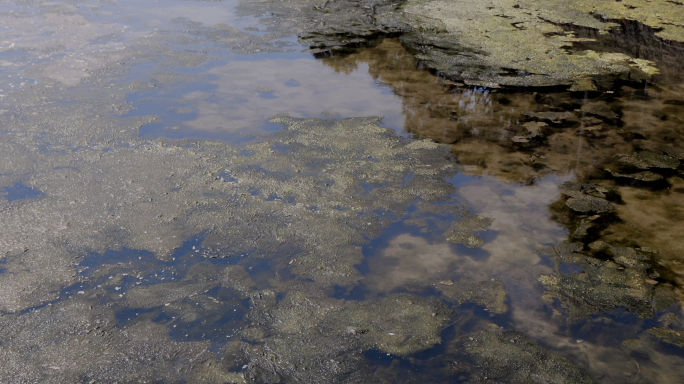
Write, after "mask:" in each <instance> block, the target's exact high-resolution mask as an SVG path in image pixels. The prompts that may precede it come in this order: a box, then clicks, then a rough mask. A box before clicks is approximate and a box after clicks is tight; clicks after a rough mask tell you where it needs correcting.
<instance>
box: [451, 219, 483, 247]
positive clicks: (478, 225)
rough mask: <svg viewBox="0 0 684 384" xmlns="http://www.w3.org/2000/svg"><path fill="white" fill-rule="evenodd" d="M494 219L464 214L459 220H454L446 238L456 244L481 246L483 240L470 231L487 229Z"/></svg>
mask: <svg viewBox="0 0 684 384" xmlns="http://www.w3.org/2000/svg"><path fill="white" fill-rule="evenodd" d="M493 221H494V220H493V219H491V218H488V217H482V216H477V215H473V214H467V213H466V214H464V217H463V219H462V220H461V221H458V222H456V223H455V224H454V225H453V227H452V228H451V230H450V232H451V234H450V235H449V236H448V238H447V240H449V241H450V242H452V243H456V244H463V245H465V246H466V247H468V248H477V247H481V246H483V245H484V244H485V243H484V240H482V239H481V238H479V237H478V236H477V235H475V234H474V233H472V232H481V231H485V230H487V228H489V226H490V225H492V222H493Z"/></svg>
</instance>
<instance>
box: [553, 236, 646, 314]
mask: <svg viewBox="0 0 684 384" xmlns="http://www.w3.org/2000/svg"><path fill="white" fill-rule="evenodd" d="M592 247H593V248H594V251H598V252H604V253H606V254H607V255H609V257H610V258H611V260H601V259H598V258H595V257H592V256H589V255H587V254H585V253H580V252H579V251H581V250H582V246H581V244H577V243H574V244H562V245H560V246H557V247H552V248H548V249H545V250H544V251H545V252H547V253H551V254H554V255H555V258H556V260H557V262H558V263H568V264H574V265H576V266H578V267H580V268H581V269H582V272H578V273H561V272H560V270H559V271H558V274H557V275H542V276H540V277H539V281H540V282H541V283H542V285H544V287H545V288H546V290H547V293H546V295H545V298H547V299H552V298H557V299H559V300H560V301H561V303H562V305H563V307H565V308H566V309H567V311H568V316H569V319H570V320H571V321H577V320H580V319H586V318H588V317H590V316H592V315H595V314H598V313H603V312H607V311H610V310H613V309H616V308H624V309H625V310H627V311H629V312H632V313H635V314H637V315H639V316H642V317H651V316H653V314H654V313H655V309H654V304H653V299H654V289H653V285H652V284H650V283H649V282H648V280H649V279H652V278H653V277H654V276H657V275H654V274H653V272H652V271H651V267H652V266H651V263H650V259H649V258H648V257H647V256H645V255H643V254H642V253H641V252H639V251H637V250H634V249H632V248H625V247H613V246H610V245H608V244H605V243H595V244H592Z"/></svg>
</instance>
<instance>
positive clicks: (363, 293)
mask: <svg viewBox="0 0 684 384" xmlns="http://www.w3.org/2000/svg"><path fill="white" fill-rule="evenodd" d="M372 293H373V292H372V290H370V289H369V288H368V287H367V286H366V285H365V284H363V282H361V283H358V284H356V285H354V286H353V287H352V288H351V289H350V288H349V287H342V286H339V285H336V286H334V287H333V290H332V292H331V293H330V297H332V298H334V299H338V300H354V301H364V300H368V298H369V297H370V295H372Z"/></svg>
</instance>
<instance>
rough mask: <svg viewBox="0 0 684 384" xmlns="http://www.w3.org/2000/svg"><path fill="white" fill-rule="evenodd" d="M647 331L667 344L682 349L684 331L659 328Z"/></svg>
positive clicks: (683, 345)
mask: <svg viewBox="0 0 684 384" xmlns="http://www.w3.org/2000/svg"><path fill="white" fill-rule="evenodd" d="M649 331H650V332H651V333H652V334H654V335H655V336H656V337H658V338H659V339H661V340H662V341H664V342H666V343H668V344H673V345H676V346H678V347H684V331H678V330H674V329H670V328H659V327H656V328H651V329H650V330H649Z"/></svg>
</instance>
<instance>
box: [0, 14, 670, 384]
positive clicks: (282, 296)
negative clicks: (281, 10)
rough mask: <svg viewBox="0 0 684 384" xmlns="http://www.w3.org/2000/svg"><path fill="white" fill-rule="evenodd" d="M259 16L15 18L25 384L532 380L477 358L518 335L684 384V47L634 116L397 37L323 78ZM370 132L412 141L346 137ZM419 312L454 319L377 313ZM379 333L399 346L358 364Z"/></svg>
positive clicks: (7, 96)
mask: <svg viewBox="0 0 684 384" xmlns="http://www.w3.org/2000/svg"><path fill="white" fill-rule="evenodd" d="M237 5H238V3H237V2H231V1H229V2H189V1H165V2H156V1H155V2H151V1H148V2H143V3H142V4H140V3H134V2H127V1H113V2H90V1H78V2H76V1H74V2H49V3H48V2H45V3H43V2H25V3H17V2H1V3H0V19H1V20H2V24H0V139H1V140H2V141H1V142H0V145H2V147H0V159H1V160H2V161H1V162H0V163H2V164H1V165H0V187H1V188H3V191H4V198H3V199H2V200H3V201H2V205H1V206H0V215H2V223H3V224H2V225H3V232H5V234H4V235H2V237H1V238H0V244H1V245H2V246H3V248H4V249H5V250H3V254H2V259H0V311H2V314H3V316H2V321H1V322H0V328H1V329H3V332H0V333H3V334H5V335H7V336H2V337H0V349H2V352H1V353H2V356H3V359H4V360H5V361H6V362H7V363H6V364H5V367H4V368H3V369H2V370H0V377H3V382H22V380H27V381H38V382H71V381H73V380H75V379H78V380H82V381H83V382H90V381H88V380H91V379H92V380H93V381H92V382H108V381H107V380H112V377H117V380H119V379H121V380H122V381H123V382H143V380H155V381H158V382H184V381H185V382H207V383H211V382H216V383H218V382H245V381H244V380H246V379H250V378H254V379H256V381H257V382H271V383H277V382H295V381H299V382H307V381H308V382H313V381H311V380H314V381H316V379H317V378H318V379H317V380H319V382H322V381H320V380H323V381H325V380H326V379H329V378H330V377H331V376H325V375H329V374H331V373H330V372H338V371H335V370H334V369H332V368H326V369H323V368H320V366H325V364H324V363H321V361H324V360H326V359H330V361H336V359H337V361H338V363H339V361H345V363H344V364H347V363H349V361H352V360H353V361H356V360H354V359H360V360H359V361H362V363H359V365H353V366H354V367H357V368H355V369H356V370H355V371H354V372H355V373H357V374H360V375H361V374H363V375H374V376H367V377H372V378H373V379H368V378H367V377H366V379H365V381H366V382H381V380H385V382H400V381H406V382H426V381H430V382H452V381H457V382H506V373H505V372H507V371H506V369H509V368H510V369H514V368H511V367H515V366H516V365H515V364H516V363H515V362H508V363H506V361H504V362H503V363H501V362H500V361H499V362H496V361H497V360H496V359H494V360H489V361H490V363H491V361H495V362H496V363H491V364H493V365H496V364H500V365H499V366H497V367H499V368H497V369H499V372H500V374H501V375H503V376H502V377H498V378H493V379H492V378H491V377H489V378H487V377H486V374H487V373H486V372H490V371H486V370H483V371H478V370H477V369H475V368H473V367H471V366H470V365H468V364H472V365H473V366H476V365H478V364H480V363H477V362H473V361H469V360H468V358H466V357H463V356H464V355H459V353H461V351H460V350H459V346H461V345H462V344H459V343H462V341H463V340H466V343H467V340H468V339H470V340H471V341H472V340H473V339H474V338H476V339H477V338H478V337H481V336H480V335H481V334H480V333H478V332H480V331H492V332H494V330H496V332H500V331H501V330H506V331H516V332H520V333H521V334H523V335H525V337H527V338H528V339H529V340H531V341H532V342H534V343H537V344H539V345H540V346H541V347H542V348H543V350H545V351H550V352H553V353H555V354H557V355H559V356H562V357H564V358H567V359H568V360H569V361H570V362H571V363H572V364H574V365H577V366H579V367H580V368H581V369H583V370H585V371H586V372H588V374H589V375H590V376H591V377H593V378H594V379H595V380H596V381H598V382H605V383H626V382H629V383H679V382H682V381H684V369H683V368H682V367H683V365H682V362H683V361H684V350H683V349H682V347H683V346H684V337H682V334H681V333H682V332H684V328H682V321H683V320H684V319H683V315H684V314H683V313H682V306H681V303H682V291H681V286H682V284H683V283H684V280H683V279H684V267H683V266H682V265H683V264H682V262H683V260H682V255H683V252H684V241H682V237H681V234H682V233H683V231H684V175H683V174H682V169H683V168H682V164H681V162H682V160H684V82H683V81H682V73H681V71H680V70H679V69H678V68H676V66H674V67H673V65H672V63H676V62H678V60H677V55H678V51H676V50H674V51H669V52H665V53H663V52H661V51H656V52H655V53H650V52H645V53H644V54H645V55H646V56H645V58H647V59H649V60H653V61H655V62H656V64H658V65H660V66H662V67H663V68H666V69H663V70H662V71H661V72H662V74H661V75H659V76H656V77H654V78H653V79H652V81H640V82H639V81H633V82H626V81H617V82H615V83H614V85H613V86H612V88H611V90H610V91H608V92H564V91H557V90H548V89H538V90H520V89H517V90H507V89H492V88H483V87H474V86H468V85H466V84H464V83H460V82H458V81H452V80H449V79H445V78H443V77H441V76H438V75H436V74H434V73H431V72H430V71H427V70H425V69H422V66H421V63H420V62H418V61H417V60H416V59H415V58H414V56H413V55H412V54H411V53H410V52H408V51H407V50H406V49H405V48H404V47H403V46H402V45H401V43H400V42H399V40H398V39H395V38H390V37H387V38H379V39H378V40H377V41H376V45H375V46H373V47H368V48H358V49H355V50H353V51H352V52H350V53H346V54H344V55H341V54H340V55H327V57H324V58H319V59H317V58H315V57H314V56H313V55H311V54H310V53H309V52H307V50H306V47H304V46H302V45H300V44H299V43H298V42H297V39H296V38H295V37H293V36H288V35H282V34H280V35H279V34H277V33H274V32H273V31H271V30H269V29H268V28H267V25H264V24H263V22H264V20H260V19H259V18H254V17H250V16H241V15H239V14H238V13H237V12H236V10H235V7H236V6H237ZM595 44H596V46H594V49H596V47H600V44H607V43H606V42H604V41H603V40H601V39H600V38H599V40H598V42H596V43H595ZM679 62H681V61H679ZM283 116H289V117H292V118H321V119H322V120H311V121H313V123H311V124H313V128H301V132H303V133H301V132H300V131H298V130H293V129H292V128H283V125H281V124H280V123H279V122H278V121H276V122H273V121H271V118H273V117H281V120H280V122H283V121H284V122H285V125H286V126H287V125H288V124H291V123H289V121H290V120H288V119H284V120H283V119H282V117H283ZM364 116H383V119H382V122H381V123H379V124H378V125H379V127H385V128H389V129H390V132H392V134H390V133H387V132H384V131H381V128H379V127H376V126H375V125H373V124H375V123H358V122H357V123H354V124H357V125H354V126H353V127H352V128H348V127H347V125H348V124H347V123H346V121H347V120H335V119H338V118H339V119H344V118H351V117H364ZM306 121H308V120H306ZM338 121H342V123H339V124H338V123H336V122H338ZM335 124H337V125H335ZM358 124H360V125H361V126H362V128H359V126H358ZM369 127H370V128H369ZM297 129H300V128H297ZM345 129H349V132H350V133H348V134H347V133H346V131H345ZM383 132H384V133H383ZM366 134H367V135H368V137H367V138H366V137H364V136H363V135H366ZM278 135H283V136H278ZM393 135H396V136H399V137H403V138H410V139H411V140H413V139H416V140H417V139H429V140H430V141H431V142H435V143H439V144H441V146H437V145H433V144H429V143H427V142H425V141H410V142H411V143H413V144H407V143H408V142H409V141H406V142H405V141H401V140H402V139H398V138H396V137H394V136H393ZM416 143H418V144H416ZM410 145H418V146H423V145H424V146H425V148H427V149H425V151H427V152H425V153H427V154H423V152H420V153H414V152H402V151H403V149H402V148H404V147H403V146H406V147H408V146H410ZM319 146H320V148H319ZM433 146H434V148H433ZM397 148H399V149H397ZM411 148H413V147H411ZM421 148H422V147H421ZM400 149H401V150H400ZM395 150H396V151H397V152H396V153H395V152H392V151H395ZM429 151H432V152H429ZM439 151H442V152H439ZM388 153H389V154H388ZM442 180H446V182H442ZM426 183H429V184H426ZM452 186H453V187H455V189H453V188H452ZM407 191H410V192H407ZM587 205H588V206H589V208H586V207H587ZM606 205H607V206H609V207H610V208H609V209H607V208H606V209H604V208H605V207H606ZM459 236H460V237H459ZM567 243H572V244H575V245H574V246H573V245H570V246H568V245H567ZM552 247H555V248H552ZM563 247H566V248H567V249H570V250H567V249H566V248H563ZM568 247H569V248H568ZM402 294H410V295H413V296H410V297H415V298H414V299H411V300H410V304H411V305H413V304H414V302H415V303H422V301H420V300H422V299H418V298H426V297H427V298H434V299H435V300H437V302H439V303H441V304H440V305H445V306H446V307H447V308H448V311H449V312H448V314H446V313H445V312H444V311H441V310H435V311H436V312H434V313H432V312H431V311H432V309H430V311H428V310H427V309H425V310H423V309H424V308H422V307H421V310H423V312H425V313H423V312H421V311H418V310H416V311H417V312H416V313H415V314H413V312H411V313H412V315H411V316H412V317H410V316H409V317H410V318H411V319H412V320H410V321H409V320H406V319H405V318H404V317H401V316H404V315H405V314H404V312H402V311H403V309H402V308H404V307H401V308H399V309H395V310H394V312H392V311H393V310H391V309H386V308H385V307H384V305H385V304H374V303H380V302H382V303H384V301H382V300H390V301H391V300H394V298H399V299H397V301H398V302H400V301H401V300H404V299H401V298H402V297H406V296H401V295H402ZM289 300H291V302H290V301H289ZM374 300H376V301H374ZM430 300H432V299H430ZM293 303H294V304H293ZM358 303H361V304H358ZM363 303H370V304H369V306H370V308H366V307H363V306H364V305H366V304H363ZM402 305H404V304H402ZM420 305H423V304H420ZM425 305H426V306H427V307H429V305H427V304H425ZM430 305H432V304H430ZM435 305H436V304H435ZM377 307H382V308H383V309H382V312H377V313H376V312H373V310H377V309H374V308H377ZM85 308H88V310H89V311H91V312H87V311H85ZM312 308H313V309H312ZM392 308H393V307H392ZM430 308H436V307H430ZM440 308H441V307H440ZM338 310H339V311H340V312H339V313H338V312H335V311H338ZM307 311H308V312H307ZM358 311H360V313H362V314H363V316H368V317H369V318H370V319H371V320H364V321H366V322H370V323H373V324H376V323H378V324H380V323H381V325H378V327H379V328H381V329H382V331H383V332H384V334H383V335H384V336H377V340H376V339H374V340H375V341H373V342H368V344H363V343H367V342H365V341H364V342H363V343H361V342H359V343H361V344H354V343H351V344H344V343H345V342H346V341H344V342H343V341H340V340H347V339H348V338H349V337H350V336H349V335H350V334H351V335H357V333H359V334H365V333H364V332H366V331H365V330H362V329H361V328H359V327H362V326H361V325H358V324H361V323H363V321H361V320H358V318H357V317H359V318H360V317H363V316H362V315H360V314H357V312H358ZM364 311H366V312H364ZM378 311H379V310H378ZM438 312H439V316H437V314H438ZM86 313H94V314H93V315H86ZM328 313H333V314H335V315H334V316H332V317H331V318H328V317H326V316H328V315H327V314H328ZM347 313H352V314H353V315H348V316H351V317H353V318H349V319H348V318H345V316H347V315H346V314H347ZM366 313H369V315H366ZM426 314H431V316H432V317H434V318H436V319H439V320H440V321H441V317H440V316H445V318H444V323H443V324H442V323H439V324H437V323H435V324H437V325H435V326H434V327H433V328H431V329H432V331H430V330H427V331H424V330H423V329H422V328H421V327H422V324H428V323H430V322H429V321H427V320H425V319H424V318H423V317H421V316H423V315H426ZM395 315H396V318H395V317H394V316H395ZM88 316H90V317H88ZM354 316H357V317H354ZM406 316H408V315H406ZM427 317H428V318H431V317H430V316H427ZM311 319H317V321H318V320H320V321H319V322H318V323H315V322H314V323H311V324H314V325H309V322H310V321H313V320H311ZM387 319H389V320H387ZM416 319H420V320H416ZM390 320H391V321H390ZM345 321H346V322H347V323H345ZM383 321H386V323H383ZM404 321H405V322H406V324H407V325H406V324H404V323H402V322H404ZM433 321H437V320H433ZM393 322H395V323H396V324H393ZM352 323H353V324H356V325H354V327H356V328H353V329H352V325H349V324H352ZM357 323H358V324H357ZM93 324H103V325H101V326H102V327H104V329H106V331H102V332H103V335H104V334H109V335H110V336H108V337H109V339H107V340H105V341H102V340H99V339H98V340H97V341H93V340H92V339H90V338H92V337H93V336H92V335H94V334H95V333H91V332H92V331H93V330H94V329H97V328H94V325H93ZM265 324H266V325H267V326H265ZM395 325H396V329H395V328H392V327H393V326H395ZM402 327H403V328H402ZM426 327H427V326H426ZM435 327H436V328H435ZM357 328H358V329H357ZM340 329H343V330H345V331H344V332H342V331H339V330H340ZM434 329H436V330H437V332H436V334H437V337H438V338H440V337H441V339H440V340H439V342H432V341H425V340H432V339H430V337H428V336H426V335H432V333H435V332H434ZM338 331H339V332H341V333H339V332H338ZM388 331H389V332H388ZM335 332H338V333H335ZM402 332H405V333H406V334H412V333H415V334H416V335H420V337H418V336H416V338H422V339H421V340H422V341H421V342H422V343H423V344H421V348H416V347H415V346H414V344H412V342H413V341H412V340H413V339H411V337H410V336H406V340H407V341H406V342H405V343H404V344H402V343H398V344H393V342H392V341H387V340H386V338H387V334H389V335H390V336H396V335H399V336H401V337H404V336H403V334H402ZM422 332H425V333H422ZM431 332H432V333H431ZM98 334H99V333H98ZM321 334H325V335H321ZM371 334H372V335H373V336H372V337H376V336H375V335H374V334H373V332H372V331H371ZM87 335H91V336H87ZM317 335H318V336H317ZM506 335H508V334H506ZM516 335H517V334H516ZM399 336H398V337H399ZM103 337H104V336H103ZM506 337H508V336H506ZM516 337H519V336H511V340H510V343H511V344H508V340H506V341H505V342H504V343H506V344H505V345H507V346H510V345H513V344H515V343H514V340H513V339H514V338H516ZM520 337H522V336H520ZM300 339H301V340H304V341H303V342H301V343H302V345H304V347H302V348H301V349H298V348H300V346H299V345H300V344H298V343H300V341H299V340H300ZM389 339H390V340H391V339H392V338H391V337H390V338H389ZM282 340H290V341H289V342H287V341H286V342H282ZM320 340H323V341H320ZM516 340H517V339H516ZM526 340H527V339H526ZM288 343H289V344H288ZM316 343H321V344H320V350H319V349H317V346H316ZM283 344H287V347H283V346H282V345H283ZM80 345H91V347H83V348H86V349H85V351H86V352H83V353H81V352H80V351H81V349H80V347H79V346H80ZM340 345H343V346H340ZM387 345H390V346H389V347H388V346H387ZM87 348H93V349H92V350H90V349H87ZM259 348H263V350H260V349H259ZM288 348H291V349H288ZM335 348H339V349H335ZM383 348H384V349H383ZM402 348H405V349H402ZM511 348H513V347H511ZM326 349H328V350H332V351H334V353H337V355H334V356H333V357H330V356H329V355H327V354H326V353H330V352H329V351H328V350H326ZM32 351H38V352H32ZM64 351H66V352H64ZM93 351H95V352H93ZM255 351H262V352H255ZM263 351H265V352H263ZM285 351H287V352H285ZM337 351H341V352H339V353H338V352H337ZM406 351H408V352H406ZM386 352H387V353H386ZM268 353H271V354H273V355H277V356H278V357H277V358H271V357H262V356H269V355H268ZM511 353H512V354H513V355H515V354H516V353H521V352H515V351H514V352H511ZM89 354H96V356H95V358H94V359H93V360H96V361H97V363H93V362H89V361H88V359H87V358H89ZM110 355H111V356H119V357H117V358H115V357H111V356H110ZM27 356H28V357H27ZM120 356H124V357H125V359H124V358H121V357H120ZM158 356H161V358H159V357H158ZM245 356H246V357H245ZM292 356H296V357H297V359H300V357H299V356H301V359H300V360H296V361H297V362H296V364H295V363H294V362H293V361H295V360H294V358H293V357H292ZM345 356H348V358H347V357H345ZM471 358H472V356H471ZM108 359H112V362H109V360H108ZM116 359H119V360H116ZM135 359H138V360H135ZM155 359H157V360H155ZM269 359H271V360H269ZM346 360H349V361H346ZM124 361H125V362H124ZM131 361H142V362H144V363H142V364H143V366H144V367H145V368H144V369H143V368H140V366H139V365H136V364H135V363H131ZM149 361H156V363H149ZM265 361H266V362H265ZM274 361H275V362H277V363H274ZM268 362H270V363H268ZM459 363H460V364H464V366H466V367H469V368H462V369H461V368H457V367H456V366H457V364H459ZM110 364H111V365H113V366H117V364H118V366H119V367H118V368H117V367H115V368H111V369H112V370H113V371H108V370H107V368H106V367H108V366H109V365H110ZM155 364H156V365H155ZM269 364H272V365H273V368H272V370H273V372H277V374H275V373H274V374H273V375H275V376H273V375H271V376H269V373H268V369H266V368H264V367H267V366H269ZM278 364H282V366H279V365H278ZM288 364H291V365H288ZM307 364H310V365H311V366H316V367H319V368H314V369H312V370H313V372H310V373H307V374H304V373H300V374H294V373H293V374H292V376H287V375H284V374H283V372H284V371H286V369H285V368H283V367H288V368H287V369H291V370H292V372H294V371H297V369H298V368H297V367H296V365H298V366H300V367H301V366H304V367H306V366H307ZM316 364H318V365H316ZM339 364H341V365H340V366H344V364H343V363H339ZM354 364H356V363H354ZM450 364H451V365H450ZM507 364H508V365H507ZM358 366H363V367H364V368H363V369H361V368H358ZM446 366H449V367H450V368H445V367H446ZM103 367H104V368H103ZM198 367H199V368H198ZM455 367H456V368H455ZM501 367H504V368H501ZM316 369H318V370H316ZM328 369H329V370H328ZM478 369H479V368H478ZM339 370H340V371H344V369H343V368H339ZM103 372H110V373H103ZM168 372H174V373H173V374H172V373H168ZM198 372H199V373H198ZM264 372H266V373H264ZM176 373H177V374H176ZM317 374H320V375H322V376H316V375H317ZM98 375H99V376H98ZM107 375H112V376H107ZM136 375H137V376H136ZM278 375H280V376H278ZM298 375H299V376H298ZM307 375H310V376H307ZM349 375H351V376H350V377H352V378H353V377H355V376H353V375H352V374H349ZM362 377H363V376H362ZM523 377H524V376H523ZM530 380H532V379H530ZM349 381H354V380H352V379H350V380H349ZM362 381H364V380H362Z"/></svg>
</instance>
